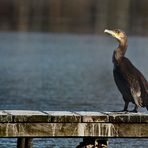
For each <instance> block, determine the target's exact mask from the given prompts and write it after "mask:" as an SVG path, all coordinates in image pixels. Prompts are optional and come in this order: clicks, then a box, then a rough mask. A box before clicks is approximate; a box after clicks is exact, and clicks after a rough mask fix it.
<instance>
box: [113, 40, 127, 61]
mask: <svg viewBox="0 0 148 148" xmlns="http://www.w3.org/2000/svg"><path fill="white" fill-rule="evenodd" d="M126 50H127V40H124V41H120V42H119V46H118V47H117V48H116V49H115V51H114V53H113V63H114V64H117V63H118V62H119V61H120V59H122V58H123V57H124V55H125V52H126Z"/></svg>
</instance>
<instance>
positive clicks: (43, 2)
mask: <svg viewBox="0 0 148 148" xmlns="http://www.w3.org/2000/svg"><path fill="white" fill-rule="evenodd" d="M147 10H148V1H147V0H140V1H139V0H124V1H119V0H74V1H73V0H38V1H37V0H1V1H0V30H1V31H4V30H5V31H44V32H46V31H48V32H74V33H97V34H98V33H99V34H102V30H104V28H105V27H106V26H107V27H110V28H116V27H120V28H122V29H123V30H125V31H126V32H128V33H129V34H136V35H147V34H148V11H147Z"/></svg>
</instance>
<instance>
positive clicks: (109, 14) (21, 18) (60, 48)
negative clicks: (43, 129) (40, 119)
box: [0, 0, 148, 148]
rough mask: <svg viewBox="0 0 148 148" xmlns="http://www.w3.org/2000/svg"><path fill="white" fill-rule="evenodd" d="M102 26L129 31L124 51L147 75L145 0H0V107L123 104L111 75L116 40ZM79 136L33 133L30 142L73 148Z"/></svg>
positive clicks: (39, 147) (142, 142)
mask: <svg viewBox="0 0 148 148" xmlns="http://www.w3.org/2000/svg"><path fill="white" fill-rule="evenodd" d="M105 28H108V29H111V28H120V29H122V30H124V31H125V32H126V33H127V34H128V44H129V47H128V50H127V53H126V56H127V57H128V58H129V59H130V60H131V61H132V63H133V64H134V65H136V67H137V68H138V69H139V70H140V71H141V72H142V73H144V75H145V77H146V78H147V79H148V66H147V65H148V64H147V63H148V60H147V57H148V37H147V35H148V0H0V109H1V110H2V109H3V110H6V109H12V110H15V109H16V110H23V109H24V110H41V111H43V110H64V111H67V110H68V111H113V110H121V109H123V105H124V102H123V99H122V97H121V94H120V93H119V91H118V90H117V88H116V85H115V83H114V80H113V75H112V69H113V64H112V53H113V50H114V49H115V48H116V46H117V42H116V40H114V39H113V38H112V37H109V36H107V35H104V33H103V32H104V29H105ZM132 107H133V106H132V104H130V109H129V110H132ZM140 111H142V112H146V110H145V109H141V110H140ZM80 141H82V139H77V138H75V139H54V138H50V139H49V138H44V139H42V138H39V139H34V145H33V147H34V148H48V147H49V148H51V147H53V148H62V147H63V148H72V147H75V146H76V145H78V143H79V142H80ZM147 145H148V141H147V139H109V147H110V148H121V147H123V148H129V147H130V148H132V147H133V148H135V147H142V148H147ZM0 147H2V148H8V147H11V148H15V147H16V139H0Z"/></svg>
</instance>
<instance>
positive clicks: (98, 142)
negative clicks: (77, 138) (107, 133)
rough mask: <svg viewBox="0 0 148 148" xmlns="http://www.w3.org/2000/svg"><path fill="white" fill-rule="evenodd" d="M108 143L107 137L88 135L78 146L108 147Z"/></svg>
mask: <svg viewBox="0 0 148 148" xmlns="http://www.w3.org/2000/svg"><path fill="white" fill-rule="evenodd" d="M107 145H108V139H107V138H96V137H93V138H92V137H87V138H83V142H81V143H80V144H79V145H78V146H77V147H76V148H107Z"/></svg>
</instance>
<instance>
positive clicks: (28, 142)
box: [25, 138, 33, 148]
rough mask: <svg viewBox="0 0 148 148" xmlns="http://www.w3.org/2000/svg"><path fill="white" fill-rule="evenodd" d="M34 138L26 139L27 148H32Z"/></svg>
mask: <svg viewBox="0 0 148 148" xmlns="http://www.w3.org/2000/svg"><path fill="white" fill-rule="evenodd" d="M32 140H33V138H25V148H32Z"/></svg>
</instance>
